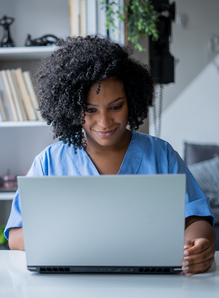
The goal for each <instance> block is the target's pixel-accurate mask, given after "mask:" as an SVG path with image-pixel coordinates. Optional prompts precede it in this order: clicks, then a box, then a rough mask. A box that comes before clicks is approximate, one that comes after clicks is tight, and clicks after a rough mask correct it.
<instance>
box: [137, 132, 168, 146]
mask: <svg viewBox="0 0 219 298" xmlns="http://www.w3.org/2000/svg"><path fill="white" fill-rule="evenodd" d="M132 135H133V137H134V141H135V143H136V144H143V145H145V146H147V147H148V148H156V149H160V150H165V151H166V150H168V148H170V149H172V146H171V145H170V144H169V143H168V142H167V141H165V140H163V139H160V138H158V137H155V136H152V135H149V134H144V133H141V132H137V131H133V132H132ZM172 150H173V149H172Z"/></svg>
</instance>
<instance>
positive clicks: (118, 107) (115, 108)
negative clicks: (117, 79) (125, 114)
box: [111, 105, 122, 111]
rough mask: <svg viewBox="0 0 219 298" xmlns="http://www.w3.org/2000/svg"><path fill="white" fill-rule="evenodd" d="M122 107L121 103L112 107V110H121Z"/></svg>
mask: <svg viewBox="0 0 219 298" xmlns="http://www.w3.org/2000/svg"><path fill="white" fill-rule="evenodd" d="M121 107H122V105H120V106H115V107H112V108H111V109H112V110H114V111H116V110H119V109H120V108H121Z"/></svg>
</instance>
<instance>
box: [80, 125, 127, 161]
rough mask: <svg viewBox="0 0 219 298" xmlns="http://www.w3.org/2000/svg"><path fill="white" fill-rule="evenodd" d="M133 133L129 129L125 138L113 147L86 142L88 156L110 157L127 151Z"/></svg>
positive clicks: (87, 140) (124, 135) (91, 141)
mask: <svg viewBox="0 0 219 298" xmlns="http://www.w3.org/2000/svg"><path fill="white" fill-rule="evenodd" d="M131 137H132V132H131V131H130V130H128V129H126V131H125V132H124V134H123V136H122V137H121V138H120V139H119V141H118V142H117V143H115V144H113V145H112V146H101V145H99V144H98V143H97V142H95V141H94V140H92V139H88V138H86V137H85V140H86V151H87V153H88V154H92V155H104V156H106V155H110V154H113V153H116V152H120V151H124V150H125V152H126V151H127V149H128V146H129V143H130V141H131Z"/></svg>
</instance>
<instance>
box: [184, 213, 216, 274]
mask: <svg viewBox="0 0 219 298" xmlns="http://www.w3.org/2000/svg"><path fill="white" fill-rule="evenodd" d="M215 239H216V237H215V232H214V229H213V227H212V226H211V224H210V223H209V222H208V221H207V219H206V218H204V217H198V216H191V217H188V218H187V219H186V227H185V238H184V243H185V249H184V260H183V262H182V267H183V272H184V273H185V274H195V273H201V272H205V271H207V270H208V269H209V268H210V267H211V265H212V262H213V260H214V253H215V249H214V245H215Z"/></svg>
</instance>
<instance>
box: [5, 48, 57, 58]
mask: <svg viewBox="0 0 219 298" xmlns="http://www.w3.org/2000/svg"><path fill="white" fill-rule="evenodd" d="M57 48H58V47H57V46H51V47H13V48H1V49H0V61H1V60H4V61H5V60H18V59H21V60H26V59H27V60H29V59H34V60H35V59H41V58H43V57H45V56H46V55H47V54H50V53H52V52H53V51H54V50H55V49H57Z"/></svg>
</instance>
